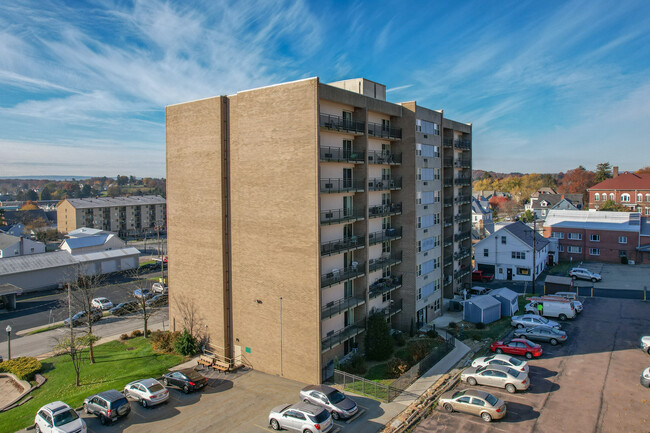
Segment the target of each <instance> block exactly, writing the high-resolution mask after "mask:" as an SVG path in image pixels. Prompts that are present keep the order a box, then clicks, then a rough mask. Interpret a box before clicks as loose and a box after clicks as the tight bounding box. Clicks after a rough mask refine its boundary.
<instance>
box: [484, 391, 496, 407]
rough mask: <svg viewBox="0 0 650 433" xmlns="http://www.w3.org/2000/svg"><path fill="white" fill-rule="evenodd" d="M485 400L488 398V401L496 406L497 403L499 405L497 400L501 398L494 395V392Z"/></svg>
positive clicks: (486, 398)
mask: <svg viewBox="0 0 650 433" xmlns="http://www.w3.org/2000/svg"><path fill="white" fill-rule="evenodd" d="M485 400H486V401H487V402H488V403H490V404H491V405H492V406H496V405H497V402H498V401H499V399H498V398H496V397H495V396H493V395H492V394H488V395H487V396H486V397H485Z"/></svg>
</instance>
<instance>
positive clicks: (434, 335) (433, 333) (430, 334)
mask: <svg viewBox="0 0 650 433" xmlns="http://www.w3.org/2000/svg"><path fill="white" fill-rule="evenodd" d="M427 337H429V338H433V339H434V340H435V339H436V338H438V331H436V330H435V329H429V330H428V331H427Z"/></svg>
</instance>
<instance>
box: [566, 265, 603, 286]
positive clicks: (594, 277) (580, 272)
mask: <svg viewBox="0 0 650 433" xmlns="http://www.w3.org/2000/svg"><path fill="white" fill-rule="evenodd" d="M569 276H570V277H571V278H573V279H574V280H575V279H577V278H580V279H582V280H591V281H592V282H593V283H595V282H596V281H600V280H601V279H602V278H601V276H600V275H599V274H597V273H595V272H591V271H590V270H589V269H586V268H573V269H571V270H570V271H569Z"/></svg>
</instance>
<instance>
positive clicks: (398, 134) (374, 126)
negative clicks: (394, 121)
mask: <svg viewBox="0 0 650 433" xmlns="http://www.w3.org/2000/svg"><path fill="white" fill-rule="evenodd" d="M368 135H370V136H372V137H379V138H388V139H389V140H399V139H400V138H402V129H401V128H390V127H386V126H383V125H380V124H379V123H370V122H368Z"/></svg>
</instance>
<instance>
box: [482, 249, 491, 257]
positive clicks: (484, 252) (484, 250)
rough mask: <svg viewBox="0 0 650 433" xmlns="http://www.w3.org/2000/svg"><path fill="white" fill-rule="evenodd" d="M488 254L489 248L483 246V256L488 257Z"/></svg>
mask: <svg viewBox="0 0 650 433" xmlns="http://www.w3.org/2000/svg"><path fill="white" fill-rule="evenodd" d="M489 256H490V250H489V249H487V248H483V257H489Z"/></svg>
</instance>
